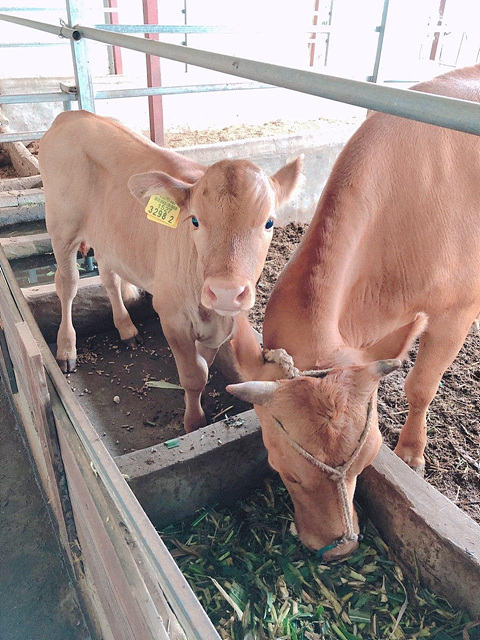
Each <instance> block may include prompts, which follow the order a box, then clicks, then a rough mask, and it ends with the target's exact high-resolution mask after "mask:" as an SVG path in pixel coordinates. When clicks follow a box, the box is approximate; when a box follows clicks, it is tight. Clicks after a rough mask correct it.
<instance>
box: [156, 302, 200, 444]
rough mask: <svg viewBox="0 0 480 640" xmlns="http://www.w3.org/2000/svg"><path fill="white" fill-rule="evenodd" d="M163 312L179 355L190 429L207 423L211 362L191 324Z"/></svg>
mask: <svg viewBox="0 0 480 640" xmlns="http://www.w3.org/2000/svg"><path fill="white" fill-rule="evenodd" d="M154 306H155V304H154ZM157 312H158V310H157ZM159 315H160V320H161V323H162V329H163V333H164V335H165V337H166V339H167V340H168V344H169V345H170V349H171V350H172V353H173V356H174V358H175V363H176V365H177V370H178V376H179V378H180V384H181V385H182V387H183V388H184V389H185V416H184V424H185V431H186V432H187V433H190V432H191V431H195V430H196V429H199V428H200V427H204V426H205V425H206V424H207V421H206V418H205V413H204V411H203V409H202V404H201V398H202V393H203V390H204V389H205V385H206V384H207V380H208V364H207V361H206V359H205V358H204V357H203V355H201V354H200V353H199V351H198V349H197V347H196V345H195V338H194V337H193V331H192V327H191V325H190V324H188V326H185V325H183V323H181V322H179V323H178V324H174V323H173V322H171V321H169V320H166V319H165V318H164V317H162V315H161V314H160V313H159ZM212 359H213V358H212Z"/></svg>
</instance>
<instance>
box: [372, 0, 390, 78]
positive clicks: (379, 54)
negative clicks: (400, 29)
mask: <svg viewBox="0 0 480 640" xmlns="http://www.w3.org/2000/svg"><path fill="white" fill-rule="evenodd" d="M389 4H390V0H384V3H383V11H382V21H381V23H380V25H379V26H378V27H377V32H378V41H377V51H376V53H375V62H374V64H373V72H372V75H371V76H370V77H369V78H368V80H369V82H378V72H379V71H380V62H381V60H382V53H383V41H384V39H385V28H386V26H387V18H388V8H389Z"/></svg>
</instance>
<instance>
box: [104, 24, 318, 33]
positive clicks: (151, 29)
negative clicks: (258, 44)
mask: <svg viewBox="0 0 480 640" xmlns="http://www.w3.org/2000/svg"><path fill="white" fill-rule="evenodd" d="M94 26H95V29H102V30H103V31H115V32H117V33H180V34H182V35H183V34H189V33H197V34H200V33H210V34H232V33H236V34H246V35H251V34H252V33H256V34H262V33H263V34H271V33H272V28H274V29H275V35H277V34H279V33H280V34H282V35H292V34H297V35H301V34H302V33H330V31H331V26H330V25H325V26H318V27H315V26H313V27H308V28H305V29H282V28H281V27H280V28H279V29H277V27H276V26H275V25H272V26H271V27H269V29H265V28H263V29H258V28H255V27H254V26H252V27H236V26H235V25H225V26H220V25H218V26H210V25H205V26H203V25H192V24H189V25H183V24H96V25H94Z"/></svg>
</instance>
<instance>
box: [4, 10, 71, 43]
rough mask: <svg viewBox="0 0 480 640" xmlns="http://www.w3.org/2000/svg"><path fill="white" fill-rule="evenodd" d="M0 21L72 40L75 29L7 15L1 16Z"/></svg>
mask: <svg viewBox="0 0 480 640" xmlns="http://www.w3.org/2000/svg"><path fill="white" fill-rule="evenodd" d="M0 20H4V21H5V22H13V23H14V24H19V25H21V26H22V27H30V28H31V29H37V31H45V32H46V33H53V35H55V36H60V37H64V38H72V37H73V33H74V29H70V28H69V27H64V26H61V27H57V25H56V24H48V23H47V22H38V20H29V19H28V18H19V17H18V16H7V15H6V14H1V15H0Z"/></svg>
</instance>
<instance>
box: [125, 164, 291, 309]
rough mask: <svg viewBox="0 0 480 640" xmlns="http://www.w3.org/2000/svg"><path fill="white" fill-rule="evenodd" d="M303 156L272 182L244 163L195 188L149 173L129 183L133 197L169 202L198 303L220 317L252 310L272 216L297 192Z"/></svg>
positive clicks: (218, 169) (217, 171)
mask: <svg viewBox="0 0 480 640" xmlns="http://www.w3.org/2000/svg"><path fill="white" fill-rule="evenodd" d="M302 160H303V156H300V157H299V158H297V159H296V160H294V161H293V162H291V163H290V164H287V165H285V166H284V167H283V168H282V169H280V170H279V171H278V172H277V173H276V174H275V175H274V176H272V177H268V176H267V175H266V174H265V173H264V172H263V171H262V169H260V168H259V167H257V166H256V165H255V164H253V163H252V162H249V161H248V160H221V161H220V162H217V163H215V164H214V165H212V166H211V167H209V168H208V169H207V170H206V171H205V173H204V175H203V176H202V177H201V178H200V179H199V180H198V181H197V182H196V183H194V184H187V183H185V182H182V181H179V180H176V179H174V178H172V177H171V176H169V175H167V174H166V173H163V172H160V171H150V172H148V173H141V174H137V175H134V176H132V177H131V178H130V180H129V183H128V186H129V188H130V191H131V192H132V194H133V195H134V196H135V197H136V198H137V199H138V200H140V202H142V204H144V205H145V204H146V203H147V202H148V199H149V197H150V196H151V195H155V194H160V195H165V196H167V197H168V198H171V199H173V200H174V201H175V202H176V203H177V205H178V206H179V207H180V218H179V227H180V225H182V226H183V228H184V229H185V228H187V232H188V233H191V234H192V238H193V242H194V243H195V247H196V250H197V254H198V265H199V269H200V275H201V278H202V279H203V286H202V291H201V303H202V305H203V306H204V307H206V308H207V309H214V310H215V311H216V312H217V313H218V314H220V315H223V316H234V315H236V314H237V313H238V312H239V311H242V310H247V309H250V308H251V307H252V306H253V304H254V302H255V285H256V282H257V280H258V278H259V277H260V274H261V271H262V269H263V265H264V262H265V258H266V255H267V251H268V247H269V246H270V242H271V239H272V233H273V227H274V224H275V220H276V218H275V214H276V211H277V209H278V208H279V207H280V206H281V205H282V204H283V203H284V202H286V201H287V200H288V199H289V198H290V197H291V196H292V194H293V192H294V191H295V188H296V187H297V185H298V183H299V180H300V177H301V169H302Z"/></svg>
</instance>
